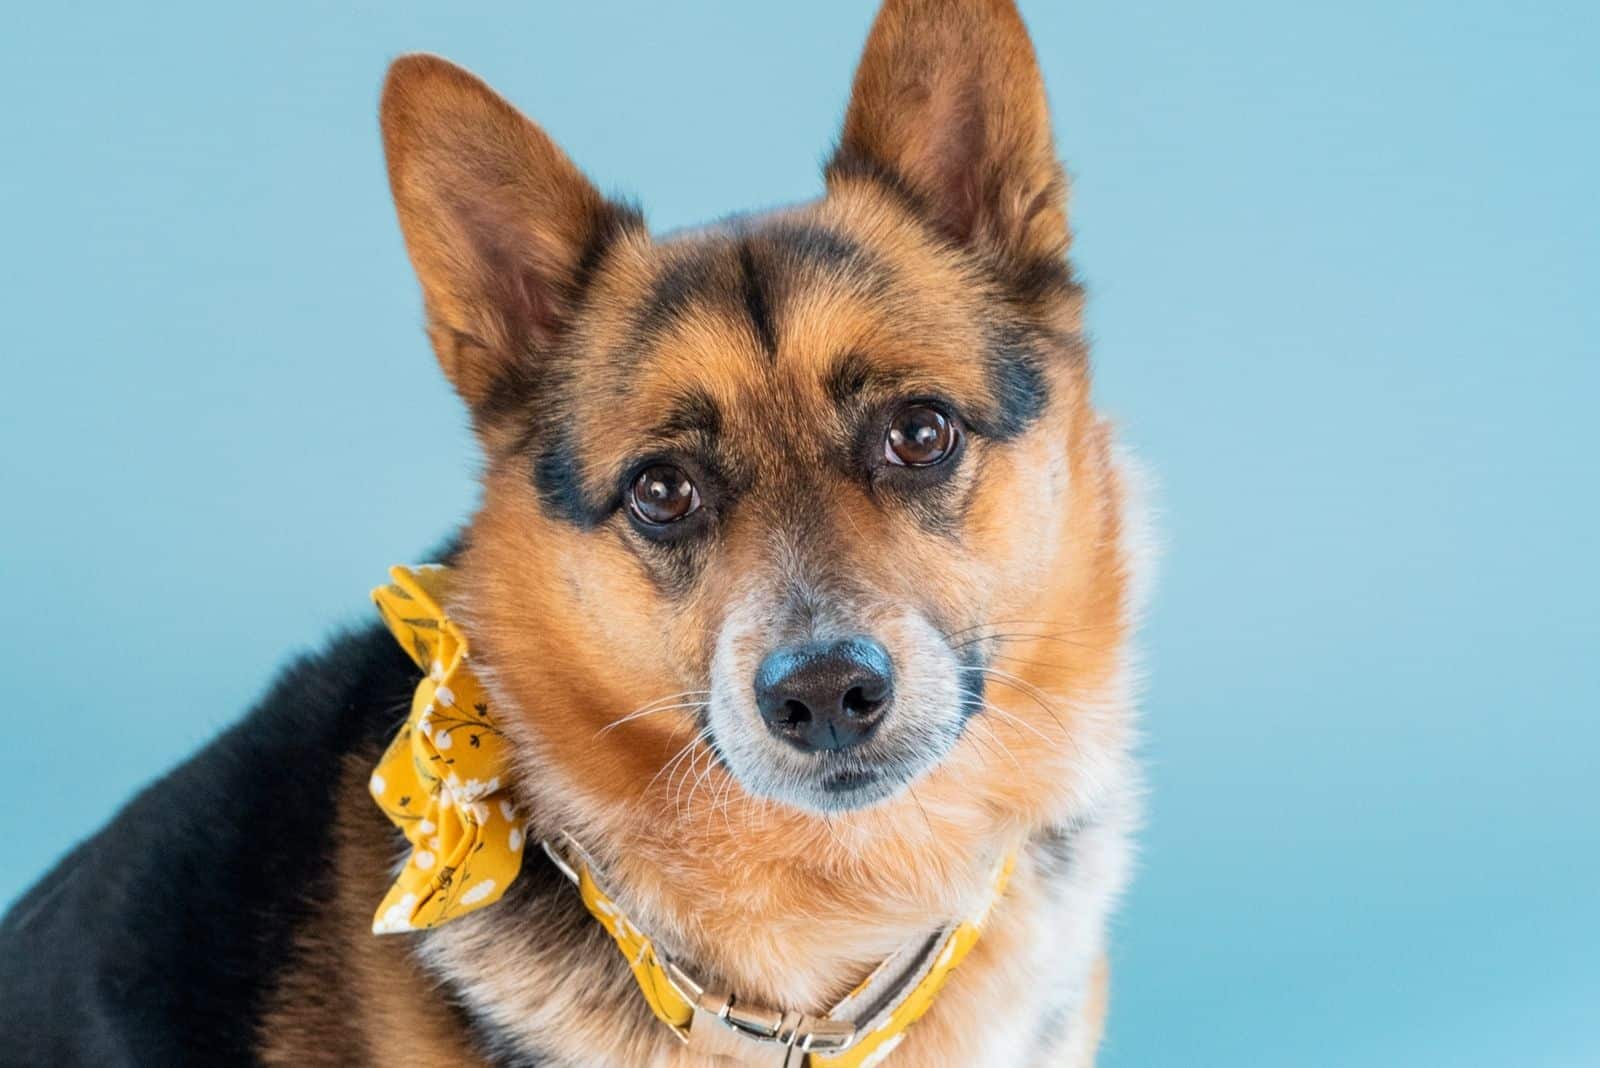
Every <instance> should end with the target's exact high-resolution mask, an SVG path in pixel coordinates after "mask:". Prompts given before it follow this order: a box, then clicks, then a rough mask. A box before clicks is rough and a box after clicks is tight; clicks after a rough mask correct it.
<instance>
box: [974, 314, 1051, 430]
mask: <svg viewBox="0 0 1600 1068" xmlns="http://www.w3.org/2000/svg"><path fill="white" fill-rule="evenodd" d="M983 361H984V369H985V371H986V373H987V378H988V383H989V392H990V394H991V395H992V396H993V397H994V409H993V415H992V416H991V417H990V418H988V419H985V420H984V421H983V425H979V426H977V429H978V430H980V431H981V432H983V433H985V434H987V435H989V436H990V437H992V438H996V439H997V440H1000V441H1007V440H1009V439H1011V438H1014V437H1016V436H1017V435H1018V434H1021V433H1022V432H1023V431H1024V430H1026V429H1028V427H1030V426H1032V425H1033V423H1034V422H1035V420H1037V419H1038V418H1039V416H1040V415H1042V414H1043V413H1044V409H1045V405H1046V404H1048V403H1049V401H1050V387H1049V385H1048V383H1046V381H1045V374H1044V354H1043V353H1041V352H1040V351H1039V346H1038V343H1037V340H1036V339H1035V337H1034V336H1033V334H1032V333H1031V332H1029V331H1028V330H1027V329H1026V328H1025V327H1022V326H1019V325H1017V324H1015V323H1003V324H1001V325H999V326H997V327H995V328H993V329H992V330H991V331H990V340H989V346H988V351H987V352H985V353H984V356H983Z"/></svg>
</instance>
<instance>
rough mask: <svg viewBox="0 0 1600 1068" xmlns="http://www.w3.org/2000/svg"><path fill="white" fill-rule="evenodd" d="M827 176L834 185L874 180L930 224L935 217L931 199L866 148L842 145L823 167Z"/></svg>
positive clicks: (825, 176) (873, 181) (901, 203)
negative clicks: (868, 152)
mask: <svg viewBox="0 0 1600 1068" xmlns="http://www.w3.org/2000/svg"><path fill="white" fill-rule="evenodd" d="M823 178H824V180H825V181H826V182H827V183H828V185H829V186H830V187H831V186H832V185H833V184H834V183H835V182H847V181H852V180H854V181H865V182H872V183H873V184H875V185H876V186H878V188H880V189H881V190H883V191H884V192H886V193H888V194H889V195H890V196H892V197H894V199H896V200H898V201H899V202H900V205H901V207H903V208H905V209H906V210H907V211H908V212H910V213H911V214H912V215H915V216H916V217H917V218H919V219H922V220H924V221H927V222H929V223H930V225H931V224H932V220H933V219H934V218H935V213H934V212H933V210H932V208H930V207H929V205H928V203H927V201H926V200H925V199H924V198H923V197H922V195H921V194H919V193H918V192H917V191H916V190H915V189H913V188H911V184H910V183H909V182H907V181H906V180H905V177H904V176H903V175H901V174H900V172H899V171H897V170H895V169H894V168H893V167H891V166H889V165H888V164H886V163H884V162H883V161H882V160H879V159H877V158H876V157H874V156H870V155H868V154H867V153H865V152H861V151H858V150H855V149H849V148H843V147H841V148H840V149H839V150H838V151H837V152H835V153H834V154H833V159H831V160H829V161H828V165H827V167H825V168H824V169H823ZM941 233H942V231H941Z"/></svg>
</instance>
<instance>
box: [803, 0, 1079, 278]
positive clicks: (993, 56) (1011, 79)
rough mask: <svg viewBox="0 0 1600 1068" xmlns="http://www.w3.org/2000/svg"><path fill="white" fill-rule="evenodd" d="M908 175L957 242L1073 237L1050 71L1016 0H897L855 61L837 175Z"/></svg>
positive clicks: (1038, 250)
mask: <svg viewBox="0 0 1600 1068" xmlns="http://www.w3.org/2000/svg"><path fill="white" fill-rule="evenodd" d="M862 176H870V177H873V178H876V179H878V180H881V181H888V182H892V183H895V184H898V185H900V186H902V187H903V188H905V189H907V190H908V191H909V192H910V193H911V194H913V199H914V200H915V201H916V202H917V203H918V204H919V205H920V206H921V208H922V209H923V211H924V213H925V214H927V215H928V216H929V217H930V219H931V221H932V222H933V223H934V225H935V226H937V227H938V228H939V229H940V230H941V231H943V232H944V234H945V235H946V236H947V237H949V238H951V239H953V240H954V241H956V242H958V243H960V244H963V245H967V246H971V247H976V248H980V249H982V250H984V251H986V252H990V253H996V254H1000V255H1006V256H1012V257H1016V258H1018V259H1020V260H1022V261H1040V260H1050V259H1059V258H1060V257H1061V256H1062V255H1063V254H1064V253H1065V251H1066V247H1067V240H1068V234H1067V214H1066V182H1065V179H1064V177H1063V175H1062V171H1061V165H1060V163H1059V162H1058V161H1057V160H1056V155H1055V146H1054V141H1053V139H1052V137H1051V133H1050V113H1049V107H1048V105H1047V103H1046V101H1045V93H1044V80H1043V78H1041V76H1040V74H1039V64H1038V61H1037V60H1036V59H1035V57H1034V53H1033V44H1032V42H1031V41H1030V40H1029V38H1028V31H1027V28H1026V27H1025V26H1024V25H1023V23H1022V17H1021V16H1020V15H1019V14H1018V13H1017V9H1016V5H1015V4H1014V3H1013V2H1012V0H887V2H886V3H885V4H884V5H883V8H882V10H880V11H879V12H878V17H877V20H876V21H875V22H874V23H873V25H872V32H871V34H870V35H869V36H868V38H867V45H866V49H865V51H864V52H863V53H862V56H861V64H860V66H859V67H858V68H857V70H856V78H855V86H854V89H853V90H852V92H851V96H850V107H849V110H848V111H847V112H846V115H845V123H844V133H843V135H842V136H841V138H840V141H839V149H838V151H837V153H835V155H834V157H833V159H832V161H831V162H830V163H829V165H828V180H829V185H830V187H831V186H834V185H836V184H838V183H840V182H843V181H848V180H850V179H852V178H859V177H862Z"/></svg>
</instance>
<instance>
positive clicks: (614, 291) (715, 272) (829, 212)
mask: <svg viewBox="0 0 1600 1068" xmlns="http://www.w3.org/2000/svg"><path fill="white" fill-rule="evenodd" d="M970 283H971V279H970V278H968V277H967V275H966V274H965V273H964V271H963V268H962V265H961V264H960V263H959V262H958V261H956V260H954V259H952V258H951V257H950V256H949V255H948V254H947V253H944V252H942V250H940V249H939V248H938V247H937V246H936V245H933V244H932V243H930V242H928V241H926V240H925V239H919V235H917V234H916V233H915V232H912V233H907V232H906V228H905V227H904V226H902V225H897V224H896V223H894V222H893V221H892V220H885V219H877V218H873V217H871V216H869V217H867V218H866V219H862V218H861V217H859V213H857V215H856V216H852V215H851V213H848V212H841V211H839V210H837V209H834V208H833V207H832V206H830V205H827V204H825V203H824V204H820V205H813V206H808V207H807V208H804V209H799V210H790V211H786V212H784V213H782V214H775V215H770V216H765V217H761V218H755V219H752V218H740V219H734V220H730V221H728V222H725V223H722V224H719V225H717V226H714V227H707V228H702V229H698V230H694V231H688V232H683V233H679V234H675V235H670V236H669V237H667V238H665V239H658V240H657V241H654V242H652V243H651V244H650V245H649V246H647V247H645V248H635V249H633V250H630V255H629V256H628V257H627V260H626V262H623V263H620V264H619V265H618V267H617V269H616V270H615V271H614V272H613V276H612V277H611V278H610V279H609V280H608V284H607V285H606V286H605V287H604V288H603V292H602V294H601V295H600V297H599V299H598V301H597V304H596V306H595V313H594V315H593V320H592V322H591V330H590V334H589V337H588V339H587V343H586V344H585V346H584V348H585V352H584V354H583V356H582V362H583V364H584V365H585V366H584V367H583V368H581V369H580V373H579V375H578V379H579V382H580V384H581V386H582V392H583V393H584V394H585V395H586V396H587V397H589V398H592V400H591V401H587V402H586V404H590V405H592V406H591V407H590V411H589V412H588V413H587V414H588V415H590V416H591V417H592V419H591V420H586V422H592V424H594V425H606V426H611V427H615V428H616V429H618V430H622V429H624V428H625V427H626V426H627V425H629V424H632V425H634V426H638V425H639V421H640V419H641V418H645V419H653V418H657V417H660V416H662V415H663V413H673V412H682V411H683V410H684V409H685V408H686V405H687V407H688V408H689V409H695V408H698V409H699V410H701V411H707V412H709V411H713V410H714V411H717V412H721V413H723V414H724V415H729V414H731V415H735V416H736V415H738V414H739V413H742V412H748V411H750V410H751V409H753V408H755V409H763V408H764V409H769V410H770V409H772V408H773V407H774V406H775V405H776V406H777V407H779V408H781V409H783V410H795V411H799V410H803V409H806V408H815V407H816V406H818V405H827V404H832V403H837V402H838V400H839V392H840V390H841V388H848V387H849V386H850V385H851V384H852V380H853V379H856V378H859V377H860V376H862V375H863V374H867V375H871V374H879V375H897V376H899V377H901V378H903V379H907V380H922V381H923V382H924V384H925V385H927V386H929V387H930V388H932V387H938V391H941V392H952V393H955V394H958V395H959V394H962V393H974V392H979V391H982V390H983V388H984V378H983V371H982V367H981V361H980V360H979V359H977V358H975V357H976V354H977V353H978V352H979V350H980V349H981V347H982V345H983V343H984V339H983V337H982V329H981V327H982V324H981V322H980V321H979V318H980V317H979V316H978V315H977V314H976V303H977V302H976V299H975V295H974V292H973V287H972V285H971V284H970ZM857 384H859V383H857Z"/></svg>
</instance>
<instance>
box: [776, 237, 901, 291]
mask: <svg viewBox="0 0 1600 1068" xmlns="http://www.w3.org/2000/svg"><path fill="white" fill-rule="evenodd" d="M757 233H758V234H759V235H760V237H761V239H762V240H763V241H764V242H767V243H769V244H770V245H771V246H772V247H773V248H774V249H776V250H777V251H778V252H779V253H780V254H781V256H782V258H783V259H784V260H785V261H786V263H787V264H793V265H794V266H796V267H805V268H810V269H813V270H821V271H825V272H827V273H829V274H831V275H833V276H835V277H846V278H848V277H856V278H860V279H861V280H863V281H864V282H866V283H867V284H868V285H870V286H871V287H873V288H874V289H881V288H882V287H883V286H884V285H886V284H887V282H888V279H889V272H888V268H887V267H886V266H885V265H884V264H883V263H882V262H881V261H880V260H879V259H878V258H877V257H876V256H873V255H872V254H871V253H869V252H867V251H866V250H865V249H863V248H862V247H861V246H860V245H859V244H857V243H856V242H855V241H853V240H851V239H850V238H849V237H847V236H845V235H844V234H841V233H839V232H838V231H837V230H831V229H829V228H828V227H826V226H815V225H809V224H802V223H794V222H778V223H773V224H771V225H769V226H766V227H763V228H762V229H761V230H759V231H757Z"/></svg>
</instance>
